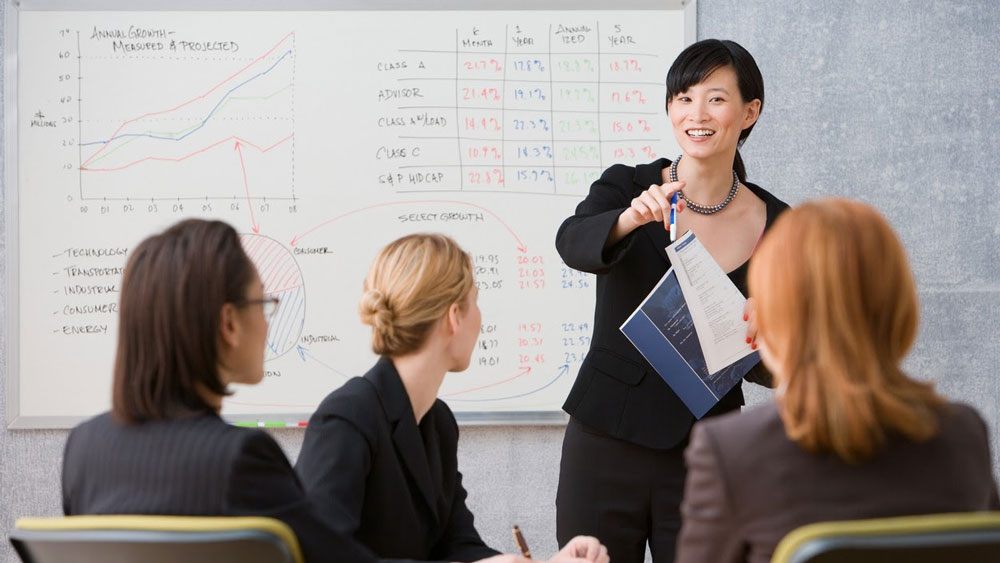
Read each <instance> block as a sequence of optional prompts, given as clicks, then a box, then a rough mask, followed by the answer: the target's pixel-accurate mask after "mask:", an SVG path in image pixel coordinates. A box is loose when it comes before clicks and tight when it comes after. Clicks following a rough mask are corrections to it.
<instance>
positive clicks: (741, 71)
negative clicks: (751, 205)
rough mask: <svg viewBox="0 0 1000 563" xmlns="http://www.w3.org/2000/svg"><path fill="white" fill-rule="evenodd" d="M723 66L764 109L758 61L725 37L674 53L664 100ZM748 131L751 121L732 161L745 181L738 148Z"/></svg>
mask: <svg viewBox="0 0 1000 563" xmlns="http://www.w3.org/2000/svg"><path fill="white" fill-rule="evenodd" d="M722 67H730V68H732V69H733V71H734V72H735V73H736V83H737V85H738V86H739V89H740V97H741V98H743V101H744V102H749V101H751V100H760V109H761V111H763V110H764V77H763V76H761V74H760V69H759V68H757V61H755V60H754V58H753V56H752V55H750V53H749V52H748V51H747V50H746V49H744V48H743V47H742V46H741V45H740V44H739V43H737V42H735V41H730V40H728V39H705V40H702V41H698V42H697V43H693V44H691V45H689V46H688V47H687V48H686V49H684V50H683V51H681V54H680V55H677V59H676V60H674V64H672V65H670V70H669V71H667V102H669V101H670V100H672V99H673V98H674V96H676V95H678V94H680V93H682V92H686V91H687V90H688V88H691V87H692V86H694V85H695V84H698V83H700V82H702V81H703V80H705V78H706V77H707V76H708V75H709V74H712V72H714V71H716V70H718V69H720V68H722ZM668 111H669V110H668ZM754 125H756V123H755V124H754ZM751 131H753V125H751V126H750V127H747V128H746V129H744V130H743V131H741V132H740V140H739V141H738V143H737V145H736V158H735V160H734V161H733V168H734V169H735V170H736V174H737V175H738V176H739V177H740V181H743V182H746V170H745V168H744V166H743V159H742V158H740V150H739V148H740V147H741V146H743V141H745V140H746V139H747V137H749V136H750V132H751Z"/></svg>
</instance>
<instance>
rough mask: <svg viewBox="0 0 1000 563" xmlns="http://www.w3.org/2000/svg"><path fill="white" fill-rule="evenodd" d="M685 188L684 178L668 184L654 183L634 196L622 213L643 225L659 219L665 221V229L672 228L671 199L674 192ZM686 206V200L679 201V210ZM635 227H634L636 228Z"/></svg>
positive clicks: (628, 219)
mask: <svg viewBox="0 0 1000 563" xmlns="http://www.w3.org/2000/svg"><path fill="white" fill-rule="evenodd" d="M683 188H684V180H678V181H676V182H670V183H667V184H662V185H657V184H652V185H650V186H649V188H648V189H647V190H645V191H644V192H642V193H641V194H639V195H638V196H636V197H634V198H632V204H631V205H630V206H629V208H628V209H626V210H625V212H624V213H622V217H623V218H624V219H626V220H627V221H629V222H632V223H634V224H635V227H641V226H642V225H645V224H646V223H651V222H653V221H657V222H660V223H663V227H664V228H665V229H669V228H670V200H671V199H672V198H673V197H674V193H675V192H677V191H679V190H681V189H683ZM683 208H684V200H680V201H678V202H677V212H678V213H680V211H681V210H682V209H683ZM635 227H633V228H635Z"/></svg>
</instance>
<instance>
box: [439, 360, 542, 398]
mask: <svg viewBox="0 0 1000 563" xmlns="http://www.w3.org/2000/svg"><path fill="white" fill-rule="evenodd" d="M529 373H531V366H521V369H520V371H518V372H517V375H515V376H514V377H508V378H507V379H501V380H500V381H494V382H493V383H488V384H486V385H480V386H479V387H473V388H472V389H463V390H461V391H455V392H454V393H448V394H447V395H439V397H442V398H447V397H454V396H455V395H461V394H463V393H472V392H473V391H479V390H481V389H489V388H490V387H496V386H497V385H503V384H504V383H507V382H508V381H514V380H515V379H517V378H519V377H523V376H525V375H528V374H529Z"/></svg>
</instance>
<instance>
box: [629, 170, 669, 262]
mask: <svg viewBox="0 0 1000 563" xmlns="http://www.w3.org/2000/svg"><path fill="white" fill-rule="evenodd" d="M667 166H670V161H669V160H667V159H665V158H661V159H659V160H654V161H653V162H650V163H649V164H640V165H638V166H636V167H635V176H634V177H633V178H634V179H633V182H634V186H633V192H632V197H637V196H638V195H639V194H641V193H642V192H644V191H646V190H647V189H649V186H651V185H653V184H657V185H659V184H662V183H663V169H664V168H666V167H667ZM664 227H665V225H664V224H663V223H660V222H657V221H653V222H651V223H646V224H645V225H643V226H642V227H640V228H641V229H642V232H643V233H645V234H646V236H648V237H649V238H650V239H651V240H652V241H653V246H654V247H656V252H657V253H658V254H659V255H660V257H662V258H663V260H664V261H666V262H667V264H670V259H669V258H667V246H668V245H669V244H670V232H669V231H667V230H666V229H665V228H664Z"/></svg>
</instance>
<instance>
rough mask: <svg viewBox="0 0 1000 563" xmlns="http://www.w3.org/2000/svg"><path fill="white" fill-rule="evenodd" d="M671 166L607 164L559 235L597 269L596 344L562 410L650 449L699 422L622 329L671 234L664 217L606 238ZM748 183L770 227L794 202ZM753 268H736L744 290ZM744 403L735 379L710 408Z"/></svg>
mask: <svg viewBox="0 0 1000 563" xmlns="http://www.w3.org/2000/svg"><path fill="white" fill-rule="evenodd" d="M669 165H670V161H669V160H667V159H660V160H657V161H654V162H652V163H650V164H643V165H639V166H636V167H635V168H632V167H630V166H625V165H622V164H617V165H615V166H612V167H610V168H608V169H607V170H605V171H604V174H603V175H602V176H601V178H600V179H599V180H597V181H596V182H594V184H593V185H592V186H591V187H590V193H589V195H587V197H586V199H584V200H583V201H582V202H581V203H580V205H578V206H577V208H576V213H575V214H574V215H573V216H572V217H569V218H568V219H566V220H565V221H564V222H563V224H562V225H561V226H560V227H559V231H558V233H557V234H556V249H557V250H558V251H559V255H560V256H562V259H563V261H564V262H566V265H568V266H570V267H571V268H575V269H577V270H581V271H584V272H590V273H592V274H597V304H596V310H595V312H594V328H593V339H592V340H591V346H590V351H589V352H588V353H587V357H586V359H584V361H583V364H582V365H581V366H580V372H579V374H578V375H577V378H576V382H575V383H574V384H573V388H572V390H571V391H570V394H569V396H568V397H567V398H566V403H565V404H564V405H563V409H564V410H565V411H566V412H567V413H569V414H570V415H572V416H573V417H575V418H577V419H578V420H580V421H581V422H583V423H584V424H586V425H587V426H589V427H591V428H594V429H597V430H600V431H601V432H604V433H605V434H609V435H611V436H614V437H616V438H621V439H623V440H627V441H629V442H632V443H634V444H639V445H641V446H646V447H649V448H670V447H674V446H676V445H678V444H681V443H683V442H684V440H685V439H686V438H687V435H688V431H689V430H690V429H691V425H692V424H693V423H694V421H695V418H694V415H693V414H691V411H689V410H688V408H687V407H686V406H685V405H684V402H683V401H681V399H680V398H679V397H678V396H677V395H676V394H675V393H674V392H673V390H671V389H670V387H669V386H668V385H667V384H666V383H665V382H664V381H663V379H662V378H660V377H659V376H658V375H657V373H656V370H654V369H653V367H652V366H650V365H649V363H648V362H647V361H646V359H645V358H643V356H642V354H640V353H639V351H638V350H636V349H635V347H634V346H632V343H631V342H629V340H628V339H627V338H625V335H623V334H622V333H621V331H620V330H619V328H618V327H620V326H621V325H622V323H623V322H625V320H626V319H627V318H628V316H629V315H631V314H632V312H633V311H634V310H635V308H636V307H638V306H639V303H641V302H642V300H643V299H645V297H646V295H647V294H649V292H650V291H651V290H652V289H653V287H654V286H655V285H656V284H657V282H659V281H660V278H662V277H663V274H665V273H666V272H667V269H668V268H669V267H670V259H669V258H667V253H666V250H665V248H666V247H667V246H668V245H669V244H670V235H669V233H668V232H667V231H666V230H665V229H664V228H663V224H662V223H657V222H653V223H647V224H646V225H643V226H642V227H639V228H638V229H636V230H634V231H632V232H631V233H629V234H628V235H627V236H626V237H625V238H623V239H622V240H621V241H619V242H618V243H617V244H615V245H614V246H612V247H610V248H608V249H605V248H604V243H605V241H607V239H608V235H609V234H610V233H611V229H612V228H613V227H614V225H615V222H616V221H617V220H618V216H619V215H621V214H622V212H623V211H625V209H626V208H628V207H629V206H630V205H631V203H632V199H633V198H634V197H636V196H638V195H639V194H640V193H642V192H643V191H644V190H646V189H648V188H649V186H650V184H662V183H663V178H662V172H663V169H664V168H665V167H667V166H669ZM746 186H747V187H749V188H750V190H751V191H752V192H753V193H754V194H756V195H757V197H759V198H760V199H762V200H763V201H764V203H765V205H766V206H767V222H766V227H765V228H767V227H770V225H771V224H772V223H773V222H774V220H775V219H776V218H777V216H778V214H779V213H780V212H782V211H784V210H785V209H787V208H788V205H786V204H785V203H784V202H782V201H780V200H778V199H777V198H776V197H774V196H773V195H771V194H770V193H768V192H767V191H765V190H763V189H762V188H760V187H758V186H756V185H754V184H750V183H746ZM746 270H747V264H743V265H742V266H740V267H739V268H737V269H736V270H734V271H733V272H731V273H730V274H729V277H730V279H732V280H733V283H735V284H736V287H738V288H739V289H740V290H741V291H742V292H743V294H744V295H746ZM760 369H762V368H760ZM755 370H758V368H755ZM742 404H743V391H742V389H741V388H740V387H739V386H736V387H735V388H734V389H733V390H732V391H730V392H729V393H728V394H727V395H726V396H725V397H723V398H722V400H721V401H719V404H718V405H716V406H715V408H713V409H712V410H711V411H710V412H709V414H710V415H711V414H718V413H722V412H726V411H730V410H734V409H738V408H739V407H740V405H742Z"/></svg>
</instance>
